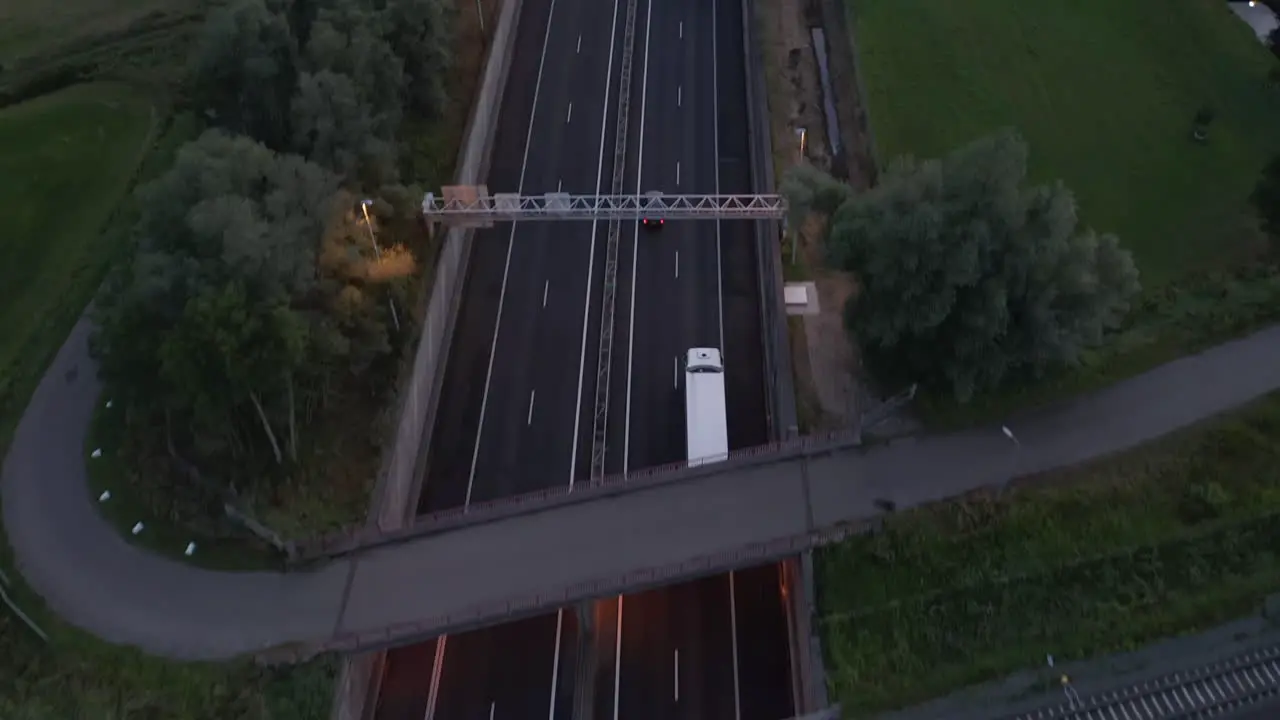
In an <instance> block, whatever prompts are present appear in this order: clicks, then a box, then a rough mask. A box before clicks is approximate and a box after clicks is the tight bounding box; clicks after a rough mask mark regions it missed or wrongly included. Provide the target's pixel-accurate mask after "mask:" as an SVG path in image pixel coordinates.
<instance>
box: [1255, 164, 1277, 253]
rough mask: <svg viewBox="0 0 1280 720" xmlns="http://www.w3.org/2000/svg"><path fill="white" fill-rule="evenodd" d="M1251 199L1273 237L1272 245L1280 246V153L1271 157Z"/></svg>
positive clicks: (1263, 228) (1270, 236) (1264, 228)
mask: <svg viewBox="0 0 1280 720" xmlns="http://www.w3.org/2000/svg"><path fill="white" fill-rule="evenodd" d="M1250 200H1252V201H1253V206H1254V208H1255V209H1257V211H1258V217H1259V218H1260V219H1261V220H1262V230H1263V231H1264V232H1266V234H1267V237H1268V238H1270V239H1271V244H1272V246H1273V247H1274V248H1280V155H1277V156H1275V157H1273V158H1271V162H1269V163H1267V166H1266V167H1265V168H1263V170H1262V177H1261V178H1259V179H1258V184H1257V185H1256V186H1255V187H1254V189H1253V195H1252V196H1250Z"/></svg>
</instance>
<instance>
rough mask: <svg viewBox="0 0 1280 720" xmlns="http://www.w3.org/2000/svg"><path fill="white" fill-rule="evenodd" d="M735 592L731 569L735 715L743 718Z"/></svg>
mask: <svg viewBox="0 0 1280 720" xmlns="http://www.w3.org/2000/svg"><path fill="white" fill-rule="evenodd" d="M736 596H737V593H735V592H734V584H733V571H732V570H730V571H729V629H730V631H731V632H730V633H729V638H730V640H731V642H732V643H733V717H734V718H735V719H737V720H741V718H742V702H741V699H740V698H741V697H742V688H741V687H740V686H739V685H738V600H737V597H736Z"/></svg>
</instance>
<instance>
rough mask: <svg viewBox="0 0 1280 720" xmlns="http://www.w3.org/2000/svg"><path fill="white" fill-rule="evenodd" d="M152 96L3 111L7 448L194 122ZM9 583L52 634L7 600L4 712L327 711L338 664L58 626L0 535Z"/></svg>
mask: <svg viewBox="0 0 1280 720" xmlns="http://www.w3.org/2000/svg"><path fill="white" fill-rule="evenodd" d="M156 120H157V117H156V116H155V115H154V114H153V112H152V102H151V98H150V97H149V96H147V95H144V94H140V93H138V92H136V91H134V90H131V89H129V88H128V87H125V86H122V85H110V84H93V85H80V86H76V87H73V88H71V89H68V90H65V91H62V92H59V93H55V94H53V95H49V96H46V97H42V98H40V99H38V100H33V101H31V102H28V103H24V104H21V105H17V106H14V107H10V108H7V109H5V110H3V111H0V147H2V148H3V149H4V151H3V153H0V192H2V193H3V196H2V197H0V207H2V208H3V212H4V214H5V215H6V217H8V219H9V226H8V230H9V232H7V233H6V234H5V236H4V238H3V239H0V377H2V378H3V380H4V383H3V385H2V387H3V393H0V398H2V401H0V431H2V434H0V448H3V447H4V446H6V445H7V443H8V438H9V436H10V433H11V431H12V429H13V427H14V425H15V423H16V421H17V418H18V416H19V415H20V413H21V410H22V407H23V406H24V405H25V403H26V400H27V398H28V396H29V395H30V392H31V390H32V389H33V388H34V385H35V383H36V382H38V380H39V376H40V373H41V372H42V370H43V368H44V366H45V364H46V363H47V362H48V360H49V358H50V357H51V356H52V354H53V353H54V352H56V350H57V348H58V346H59V345H61V344H62V340H63V338H65V336H66V334H67V331H68V330H69V329H70V327H71V325H72V324H73V323H74V322H75V319H76V318H77V317H78V316H79V314H80V312H81V311H82V310H83V309H84V306H85V304H86V303H87V302H88V299H89V297H90V296H91V295H92V293H93V292H94V290H95V289H96V288H97V286H98V283H99V282H100V281H101V279H102V275H103V273H104V272H105V270H106V267H107V264H108V263H109V262H110V261H111V260H112V258H114V257H115V256H116V255H117V253H118V252H119V251H120V249H121V248H122V247H123V243H124V242H125V240H126V237H127V235H126V232H125V231H126V230H127V229H128V227H129V225H130V224H131V223H132V217H133V213H134V212H136V210H135V209H134V208H132V207H131V204H130V203H123V204H122V203H121V200H122V199H123V197H124V195H125V192H126V191H127V189H128V184H129V182H130V180H131V179H132V178H133V177H134V176H135V174H138V175H141V176H142V177H147V176H152V175H154V174H156V173H157V172H159V171H161V170H163V169H164V167H167V165H168V163H169V162H170V161H171V159H172V155H173V152H174V150H175V149H176V146H177V145H178V144H180V143H181V142H183V141H184V140H186V139H188V138H189V137H190V135H191V133H192V132H193V129H194V128H193V126H192V125H191V124H190V123H189V122H186V121H183V120H182V119H179V120H177V121H175V122H174V123H171V124H169V125H168V126H167V128H166V130H165V131H164V132H163V134H159V135H157V134H156V133H157V132H158V128H156V127H155V126H154V123H155V122H156ZM0 588H3V589H4V590H5V593H6V595H7V596H8V597H9V598H11V599H12V600H13V601H15V602H16V603H17V604H18V606H19V607H21V608H22V609H23V610H24V611H25V612H27V613H28V614H29V615H31V616H32V617H33V618H34V620H35V621H36V623H37V625H38V626H39V627H40V628H41V629H42V630H43V631H45V632H46V633H48V636H49V641H48V642H47V643H45V642H42V641H41V640H40V639H39V638H38V637H37V636H36V635H35V634H34V633H33V632H31V631H30V630H29V629H28V628H27V627H26V625H25V624H23V623H22V622H21V621H20V620H19V619H18V618H17V616H15V615H14V614H12V613H11V612H10V611H9V610H7V609H0V717H3V718H6V719H7V718H15V719H18V718H21V719H23V720H64V719H65V718H86V719H88V718H93V719H94V720H97V719H98V718H103V719H106V718H134V717H154V718H174V719H175V720H205V719H207V720H222V719H223V718H246V719H249V720H259V719H261V720H320V718H323V717H325V716H326V715H327V712H328V706H329V700H330V697H331V688H332V677H333V672H334V667H333V665H332V663H328V662H326V663H318V664H315V665H312V666H308V667H304V668H301V669H298V670H293V671H289V672H276V671H266V670H262V669H259V668H256V667H253V666H252V665H250V664H248V663H240V664H235V665H214V664H175V663H168V662H164V661H160V660H156V659H153V658H148V657H145V656H143V655H142V654H140V653H138V652H135V651H132V650H126V649H121V648H116V647H112V646H110V645H107V644H105V643H102V642H99V641H97V640H94V639H92V638H90V637H88V636H86V635H85V634H84V633H81V632H79V631H78V630H75V629H73V628H70V627H68V626H66V625H63V624H62V623H60V622H59V621H58V620H57V619H56V618H55V617H54V616H53V615H52V614H50V613H48V612H47V611H46V610H45V609H44V608H43V606H42V604H41V602H40V601H39V599H38V598H37V597H36V596H35V595H34V594H33V593H31V592H30V590H29V589H27V588H26V587H25V586H23V584H22V582H21V577H20V576H19V575H18V574H17V573H16V571H15V568H14V564H13V561H12V557H11V556H10V552H9V548H8V545H7V543H4V542H0Z"/></svg>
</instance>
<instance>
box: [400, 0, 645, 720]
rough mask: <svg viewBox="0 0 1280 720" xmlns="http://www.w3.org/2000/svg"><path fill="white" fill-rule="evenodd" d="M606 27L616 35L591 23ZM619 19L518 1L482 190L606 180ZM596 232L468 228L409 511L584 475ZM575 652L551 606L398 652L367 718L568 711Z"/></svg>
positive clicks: (577, 186)
mask: <svg viewBox="0 0 1280 720" xmlns="http://www.w3.org/2000/svg"><path fill="white" fill-rule="evenodd" d="M611 25H612V26H613V27H614V28H615V32H613V33H609V32H601V31H600V29H601V28H608V27H610V26H611ZM586 30H590V31H586ZM621 30H622V23H621V18H620V14H619V10H618V3H617V2H616V0H615V2H612V3H610V2H590V1H589V0H524V5H523V7H522V9H521V16H520V24H519V27H518V28H517V34H516V40H515V42H516V46H515V48H514V53H515V54H514V57H513V60H512V67H511V74H510V76H509V78H508V81H507V86H506V88H504V91H503V92H504V97H503V104H502V112H501V115H500V118H499V121H498V127H497V132H496V136H495V140H494V150H493V159H492V161H491V165H490V174H489V178H488V185H489V187H490V188H491V190H492V191H495V192H503V191H511V190H518V191H521V192H527V193H541V192H549V191H555V190H563V191H565V192H583V193H594V192H599V189H600V188H601V187H608V183H609V182H610V180H611V173H612V158H613V156H612V148H613V137H612V135H613V120H614V118H615V117H616V102H617V98H616V95H617V92H618V91H617V87H616V86H617V82H616V80H615V79H614V75H615V72H614V70H613V66H615V65H616V64H617V55H618V54H620V51H621V42H620V40H621ZM602 184H603V185H602ZM604 227H605V226H604V225H597V224H596V223H557V224H554V225H552V224H546V223H525V224H501V225H498V226H496V227H494V228H492V229H490V230H483V231H479V232H477V233H476V235H475V240H474V243H473V246H472V253H471V260H470V267H469V269H468V277H467V284H466V287H465V288H464V291H463V292H464V296H463V297H464V300H463V303H462V307H461V308H460V309H459V316H458V321H457V326H456V330H455V334H454V339H453V345H452V348H451V353H450V358H449V361H448V364H447V367H446V378H445V383H444V385H443V389H442V393H441V397H440V405H439V411H438V413H437V417H438V418H439V419H438V421H437V423H436V428H435V431H434V432H433V434H432V447H431V449H430V452H429V455H428V462H429V465H428V467H427V470H426V473H427V475H426V478H425V480H424V483H423V491H422V493H421V496H420V501H419V506H418V511H419V512H420V513H425V512H432V511H434V510H439V509H444V508H451V507H458V506H467V505H470V504H471V503H474V502H484V501H485V500H490V499H493V498H497V497H502V496H505V495H512V494H517V493H521V492H526V491H529V490H536V489H539V488H541V487H548V486H551V485H555V484H560V483H566V484H571V483H572V482H574V481H575V480H577V479H582V478H583V477H586V476H587V475H588V474H589V471H590V452H591V449H590V444H589V443H590V432H591V428H590V417H591V416H590V413H589V410H590V403H591V402H592V401H593V400H594V388H593V387H592V383H591V382H590V381H591V380H593V379H594V374H595V370H594V368H595V364H596V353H597V348H598V345H597V340H596V339H597V338H598V333H599V330H598V324H599V298H598V293H597V292H595V287H597V286H598V284H599V279H600V277H601V273H602V272H603V260H604V257H603V254H602V253H600V252H596V250H597V249H598V247H599V245H600V243H596V242H593V238H594V237H597V234H596V232H597V230H602V229H603V228H604ZM602 234H603V233H601V235H602ZM593 299H594V301H595V306H596V307H595V314H594V316H593V315H592V313H591V312H589V311H588V307H589V304H590V303H591V301H592V300H593ZM593 326H594V327H593ZM584 380H585V381H586V382H587V386H585V387H584ZM584 407H585V408H586V409H587V413H586V414H585V416H586V418H587V422H586V423H581V424H579V423H578V422H577V419H578V418H579V417H582V416H583V414H584V413H583V412H581V409H582V408H584ZM583 439H585V442H580V440H583ZM576 647H577V634H576V623H575V618H574V616H573V614H572V613H564V612H560V613H555V614H553V615H549V616H544V617H540V618H534V619H531V620H525V621H522V622H518V623H512V624H508V625H502V626H497V627H491V628H485V629H483V630H478V631H475V632H470V633H464V634H461V635H456V636H447V637H443V638H440V639H438V640H436V641H435V642H432V643H425V644H420V645H415V646H412V647H408V648H401V649H398V650H395V651H393V652H391V653H389V654H388V657H387V663H386V670H385V672H384V677H383V688H382V690H381V692H380V693H379V703H378V708H377V715H376V716H377V717H378V718H380V719H381V718H386V719H387V720H398V719H399V718H413V719H414V720H421V719H422V718H430V717H440V718H449V719H450V720H452V719H453V718H490V720H494V719H495V718H507V717H512V718H516V717H543V716H546V717H549V718H552V719H553V720H554V718H558V717H565V718H568V717H569V715H568V713H570V712H571V711H572V704H571V702H568V701H566V700H565V697H563V696H562V693H561V692H557V691H553V689H552V688H553V687H554V688H557V690H563V691H564V692H567V693H569V695H568V698H569V699H571V697H572V691H573V686H572V681H573V667H574V663H575V662H576V659H575V655H574V652H575V651H576ZM562 665H563V666H564V667H565V669H566V671H565V672H564V673H563V674H561V672H560V669H561V667H562Z"/></svg>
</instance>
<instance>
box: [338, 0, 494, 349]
mask: <svg viewBox="0 0 1280 720" xmlns="http://www.w3.org/2000/svg"><path fill="white" fill-rule="evenodd" d="M476 2H479V0H476ZM372 204H373V201H372V200H369V199H365V200H363V201H361V203H360V210H361V211H362V212H363V213H364V226H365V227H366V228H368V229H369V241H370V242H372V243H373V256H374V257H376V258H377V259H378V260H382V251H381V250H380V249H378V238H377V236H375V235H374V234H373V221H371V220H370V219H369V206H370V205H372ZM387 304H388V305H390V306H391V322H393V323H395V326H396V332H400V316H399V315H398V314H396V301H395V300H394V299H392V298H387Z"/></svg>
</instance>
